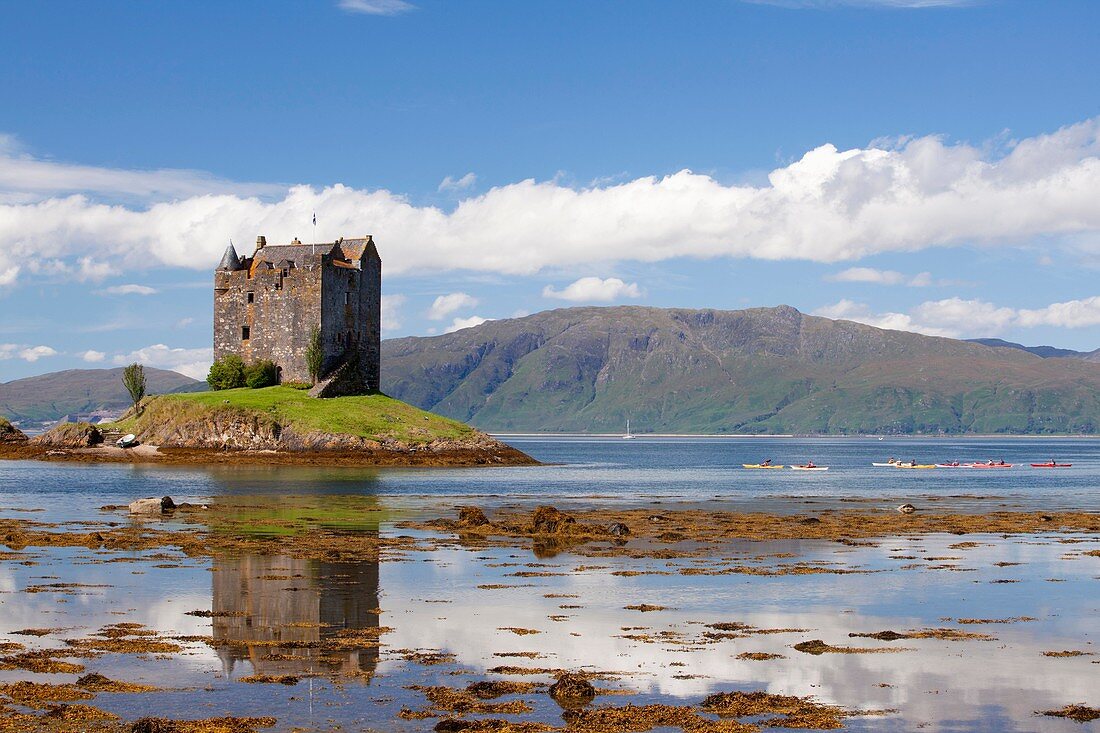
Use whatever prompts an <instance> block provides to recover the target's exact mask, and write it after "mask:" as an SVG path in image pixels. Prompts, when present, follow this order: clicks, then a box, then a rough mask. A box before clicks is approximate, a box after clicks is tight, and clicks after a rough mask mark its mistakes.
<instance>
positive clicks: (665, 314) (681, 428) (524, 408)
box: [382, 306, 1100, 434]
mask: <svg viewBox="0 0 1100 733" xmlns="http://www.w3.org/2000/svg"><path fill="white" fill-rule="evenodd" d="M382 387H383V390H384V391H386V392H387V393H388V394H390V395H392V396H394V397H397V398H398V399H401V400H405V401H407V402H410V403H412V404H414V405H417V406H418V407H422V408H424V409H428V410H432V411H433V412H437V413H439V414H441V415H446V416H448V417H452V418H455V419H459V420H463V421H466V422H470V423H472V424H474V425H476V426H478V427H480V428H483V429H486V430H492V431H500V432H507V431H575V432H621V431H622V430H623V427H624V424H625V422H626V420H627V418H630V420H631V425H632V427H633V428H634V430H635V432H647V431H649V432H684V433H800V434H838V433H840V434H843V433H896V434H909V433H951V434H955V433H1021V434H1043V433H1094V432H1097V431H1098V430H1100V364H1094V363H1090V362H1088V361H1085V360H1082V359H1044V358H1041V357H1039V356H1037V355H1034V354H1031V353H1028V352H1027V351H1024V350H1020V349H1014V348H997V347H992V346H987V345H984V344H979V343H971V342H966V341H958V340H953V339H946V338H936V337H931V336H923V335H919V334H915V333H906V332H901V331H887V330H883V329H878V328H873V327H871V326H866V325H863V324H859V323H853V322H850V321H834V320H830V319H827V318H819V317H814V316H807V315H803V314H801V313H799V312H798V311H797V310H795V309H794V308H790V307H788V306H780V307H777V308H754V309H750V310H742V311H716V310H682V309H659V308H644V307H633V306H630V307H627V306H624V307H610V308H568V309H561V310H553V311H547V312H544V313H538V314H535V315H532V316H528V317H525V318H516V319H508V320H500V321H490V322H487V323H484V324H482V325H480V326H476V327H474V328H467V329H463V330H461V331H456V332H454V333H451V334H446V335H443V336H433V337H425V338H403V339H393V340H388V341H385V342H383V344H382Z"/></svg>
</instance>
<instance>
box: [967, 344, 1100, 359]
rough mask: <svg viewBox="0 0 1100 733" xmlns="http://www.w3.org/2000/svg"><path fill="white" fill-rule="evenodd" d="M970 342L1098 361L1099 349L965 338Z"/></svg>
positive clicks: (1046, 355)
mask: <svg viewBox="0 0 1100 733" xmlns="http://www.w3.org/2000/svg"><path fill="white" fill-rule="evenodd" d="M967 340H968V341H970V342H971V343H975V344H983V345H985V346H993V347H996V348H1000V349H1019V350H1020V351H1026V352H1028V353H1029V354H1035V356H1041V357H1043V358H1044V359H1084V360H1085V361H1100V349H1097V350H1096V351H1074V350H1073V349H1059V348H1058V347H1056V346H1024V345H1023V344H1017V343H1014V342H1012V341H1005V340H1004V339H967Z"/></svg>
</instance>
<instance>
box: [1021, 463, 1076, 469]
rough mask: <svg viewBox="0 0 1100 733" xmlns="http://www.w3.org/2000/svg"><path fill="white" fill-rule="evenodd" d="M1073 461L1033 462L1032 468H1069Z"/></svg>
mask: <svg viewBox="0 0 1100 733" xmlns="http://www.w3.org/2000/svg"><path fill="white" fill-rule="evenodd" d="M1072 465H1073V464H1072V463H1049V462H1048V463H1032V464H1031V467H1032V468H1069V467H1070V466H1072Z"/></svg>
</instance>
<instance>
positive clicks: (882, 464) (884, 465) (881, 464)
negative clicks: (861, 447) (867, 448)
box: [871, 463, 898, 468]
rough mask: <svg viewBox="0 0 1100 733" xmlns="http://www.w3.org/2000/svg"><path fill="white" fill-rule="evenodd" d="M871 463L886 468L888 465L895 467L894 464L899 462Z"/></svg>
mask: <svg viewBox="0 0 1100 733" xmlns="http://www.w3.org/2000/svg"><path fill="white" fill-rule="evenodd" d="M871 465H872V466H878V467H879V468H885V467H886V466H891V467H893V466H896V465H898V464H897V463H872V464H871Z"/></svg>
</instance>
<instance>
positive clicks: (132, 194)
mask: <svg viewBox="0 0 1100 733" xmlns="http://www.w3.org/2000/svg"><path fill="white" fill-rule="evenodd" d="M284 190H285V188H284V187H282V186H275V185H272V184H257V183H237V182H234V181H227V180H224V179H220V178H217V177H216V176H213V175H211V174H209V173H204V172H202V171H193V170H183V169H164V170H151V171H143V170H125V169H120V168H100V167H97V166H91V165H78V164H74V163H61V162H57V161H53V160H42V159H40V158H35V157H32V156H30V155H28V154H26V153H24V152H23V150H22V148H21V146H20V145H19V144H18V141H17V140H16V139H15V137H14V136H11V135H3V134H0V203H17V202H20V201H27V200H30V201H33V200H36V199H37V198H38V197H41V196H54V195H59V194H75V193H84V194H92V195H97V196H106V197H111V198H121V199H131V200H141V199H149V198H161V199H172V198H187V197H191V196H202V195H206V194H219V193H234V194H238V195H245V196H249V195H279V194H281V193H283V191H284Z"/></svg>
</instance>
